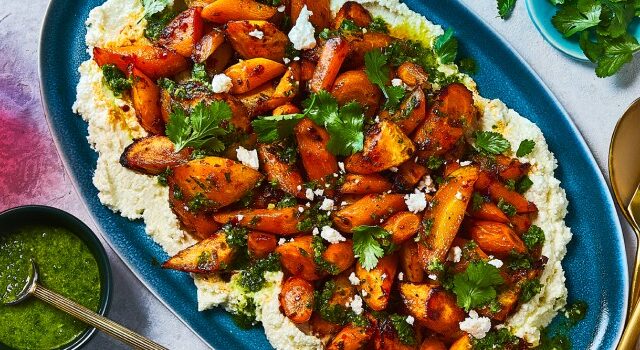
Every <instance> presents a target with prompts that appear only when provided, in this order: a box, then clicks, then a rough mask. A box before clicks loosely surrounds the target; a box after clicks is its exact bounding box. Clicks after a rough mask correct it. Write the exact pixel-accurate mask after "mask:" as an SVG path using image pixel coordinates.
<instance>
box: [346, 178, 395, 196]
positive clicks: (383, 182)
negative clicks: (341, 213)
mask: <svg viewBox="0 0 640 350" xmlns="http://www.w3.org/2000/svg"><path fill="white" fill-rule="evenodd" d="M391 186H392V185H391V182H389V180H387V179H386V178H385V177H384V176H382V175H379V174H370V175H357V174H347V175H345V177H344V183H343V184H342V186H340V192H341V193H347V194H369V193H382V192H386V191H388V190H390V189H391Z"/></svg>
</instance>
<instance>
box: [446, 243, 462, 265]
mask: <svg viewBox="0 0 640 350" xmlns="http://www.w3.org/2000/svg"><path fill="white" fill-rule="evenodd" d="M461 258H462V249H460V247H458V246H455V247H453V248H451V250H450V251H449V255H448V256H447V261H453V262H454V263H457V262H460V259H461Z"/></svg>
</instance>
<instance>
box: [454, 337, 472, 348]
mask: <svg viewBox="0 0 640 350" xmlns="http://www.w3.org/2000/svg"><path fill="white" fill-rule="evenodd" d="M471 349H473V346H472V345H471V338H470V337H469V335H468V334H465V335H463V336H461V337H460V338H458V340H456V341H455V342H453V344H451V347H450V348H449V350H471Z"/></svg>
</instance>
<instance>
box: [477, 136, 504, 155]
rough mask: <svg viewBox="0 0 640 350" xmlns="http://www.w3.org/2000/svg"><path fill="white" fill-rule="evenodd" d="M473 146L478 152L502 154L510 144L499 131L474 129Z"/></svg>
mask: <svg viewBox="0 0 640 350" xmlns="http://www.w3.org/2000/svg"><path fill="white" fill-rule="evenodd" d="M474 135H475V138H476V142H475V147H476V149H478V150H479V151H480V152H485V153H488V154H502V153H504V152H505V151H506V150H508V149H509V148H511V144H510V143H509V141H507V139H505V138H504V137H503V136H502V135H501V134H500V133H497V132H495V131H476V132H475V134H474Z"/></svg>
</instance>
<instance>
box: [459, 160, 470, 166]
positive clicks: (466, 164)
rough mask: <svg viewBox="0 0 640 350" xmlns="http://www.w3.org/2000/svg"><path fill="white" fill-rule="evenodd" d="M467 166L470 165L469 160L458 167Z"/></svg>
mask: <svg viewBox="0 0 640 350" xmlns="http://www.w3.org/2000/svg"><path fill="white" fill-rule="evenodd" d="M468 165H471V161H470V160H465V161H464V162H460V166H468Z"/></svg>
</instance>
